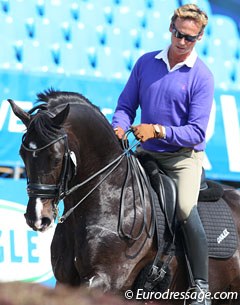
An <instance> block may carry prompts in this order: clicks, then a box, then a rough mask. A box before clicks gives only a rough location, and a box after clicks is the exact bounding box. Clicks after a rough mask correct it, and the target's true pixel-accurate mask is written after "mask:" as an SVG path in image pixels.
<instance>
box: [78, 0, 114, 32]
mask: <svg viewBox="0 0 240 305" xmlns="http://www.w3.org/2000/svg"><path fill="white" fill-rule="evenodd" d="M112 10H113V9H112V7H111V6H107V5H102V2H100V1H99V2H98V1H94V2H80V3H79V19H78V22H80V23H82V24H84V25H85V27H95V26H97V25H104V24H111V23H112V14H113V13H112Z"/></svg>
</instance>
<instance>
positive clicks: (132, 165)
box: [22, 131, 154, 240]
mask: <svg viewBox="0 0 240 305" xmlns="http://www.w3.org/2000/svg"><path fill="white" fill-rule="evenodd" d="M130 132H132V131H128V132H126V137H127V135H128V134H129V133H130ZM62 139H64V147H65V151H64V157H63V165H62V170H61V177H60V181H59V183H58V184H41V183H30V182H29V180H28V185H27V191H28V196H29V198H44V199H54V202H53V205H54V209H55V210H57V205H58V203H59V201H60V200H62V199H65V198H66V197H67V196H68V195H70V194H72V193H73V192H75V191H76V190H77V189H79V188H80V187H82V186H83V185H85V184H86V183H88V182H89V181H91V180H92V179H94V178H95V177H97V176H99V175H100V174H102V173H103V172H105V171H106V170H108V169H109V168H110V170H109V171H108V172H107V173H106V175H104V177H103V178H102V179H100V181H99V182H98V183H97V184H96V185H95V186H94V187H93V188H92V189H91V190H90V191H89V192H88V193H87V194H86V195H85V196H84V197H83V198H82V199H81V200H80V201H79V202H78V203H77V204H75V205H74V206H73V207H72V208H70V209H69V210H68V211H67V212H66V213H65V214H64V215H63V216H62V217H60V218H59V222H60V223H63V222H64V221H65V220H66V219H67V218H68V217H69V216H70V214H72V212H73V211H74V210H75V209H76V208H77V207H78V206H79V205H80V204H81V203H82V202H83V201H84V200H85V199H86V198H87V197H88V196H89V195H90V194H91V193H92V192H93V191H94V190H95V189H96V188H97V187H99V185H100V184H101V183H102V182H103V181H104V180H106V179H107V177H109V175H110V174H111V173H112V172H113V171H114V170H115V169H116V168H117V167H118V166H119V165H120V163H121V162H122V160H123V158H124V157H127V168H128V170H127V176H129V173H130V171H133V172H134V176H135V178H136V179H137V183H138V189H139V192H140V197H141V200H140V201H141V204H142V207H143V211H144V212H143V222H142V226H141V229H140V231H139V233H138V234H137V236H135V237H133V235H132V234H130V235H129V234H128V233H126V232H124V229H123V227H124V223H123V219H124V215H123V213H124V208H125V206H124V205H125V203H124V201H125V191H126V189H125V185H124V186H123V190H124V192H123V194H122V196H121V197H122V198H121V200H120V201H121V203H120V221H119V225H118V233H119V235H120V236H122V237H127V238H130V239H133V240H138V239H139V238H140V237H141V235H142V233H143V231H144V229H145V231H146V232H147V236H148V237H151V236H152V234H153V232H154V220H153V219H151V225H150V227H149V228H147V227H148V226H147V219H146V206H145V202H146V198H145V196H144V194H143V189H144V185H145V186H147V189H148V193H149V194H150V193H151V192H150V186H149V181H148V179H147V177H146V175H145V173H144V171H143V169H142V167H141V165H140V163H139V161H137V160H136V159H135V158H134V156H133V153H132V149H133V148H134V147H135V146H137V145H138V144H139V141H137V142H136V143H135V144H134V145H132V146H131V147H128V145H127V146H124V145H122V146H123V148H124V151H123V153H122V154H120V155H119V156H118V157H117V158H115V159H114V160H113V161H111V162H110V163H109V164H107V165H106V166H105V167H103V168H102V169H100V170H99V171H97V172H96V173H94V174H93V175H92V176H90V177H89V178H87V179H86V180H84V181H83V182H81V183H79V184H77V185H75V186H73V187H72V188H70V189H68V172H69V166H70V159H71V156H70V153H71V151H70V150H69V146H68V138H67V134H64V135H62V136H60V137H58V138H57V139H55V140H53V141H52V142H50V143H48V144H47V145H45V146H42V147H40V148H36V149H32V148H28V147H26V146H25V145H24V144H23V142H22V148H23V149H25V150H26V151H30V152H32V153H33V154H35V153H36V152H39V151H42V150H44V149H46V148H48V147H49V146H51V145H53V144H54V143H56V142H58V141H60V140H62ZM23 141H24V138H23ZM125 142H128V141H125V140H123V141H122V143H125ZM136 162H137V163H136ZM139 170H140V171H139ZM140 177H142V178H140ZM142 179H143V180H142ZM141 180H142V181H143V182H141ZM126 181H127V177H126V179H125V183H126ZM142 183H143V184H142ZM150 197H151V196H150ZM150 201H152V200H150ZM151 204H152V202H151Z"/></svg>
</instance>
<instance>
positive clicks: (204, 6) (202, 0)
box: [182, 0, 212, 17]
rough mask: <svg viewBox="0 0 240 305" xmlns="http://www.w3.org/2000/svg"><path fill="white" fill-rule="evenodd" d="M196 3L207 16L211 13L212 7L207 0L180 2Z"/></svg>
mask: <svg viewBox="0 0 240 305" xmlns="http://www.w3.org/2000/svg"><path fill="white" fill-rule="evenodd" d="M189 3H192V4H196V5H197V6H198V7H199V8H200V9H201V10H203V11H204V12H205V13H206V14H207V15H208V17H211V15H212V8H211V4H210V2H209V1H208V0H191V1H189V0H182V4H189Z"/></svg>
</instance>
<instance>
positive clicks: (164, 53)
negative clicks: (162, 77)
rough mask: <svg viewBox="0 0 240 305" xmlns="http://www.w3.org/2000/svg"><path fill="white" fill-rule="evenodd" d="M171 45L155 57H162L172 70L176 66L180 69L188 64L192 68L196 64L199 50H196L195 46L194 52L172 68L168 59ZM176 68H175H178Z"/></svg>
mask: <svg viewBox="0 0 240 305" xmlns="http://www.w3.org/2000/svg"><path fill="white" fill-rule="evenodd" d="M169 48H170V46H168V47H166V48H165V49H163V50H162V51H160V52H159V53H158V54H157V55H156V56H155V58H156V59H162V60H163V61H164V62H165V63H166V65H167V67H168V70H169V71H172V70H173V69H174V68H175V67H176V68H177V69H178V68H180V67H182V66H184V65H186V66H188V67H189V68H192V67H193V66H194V64H195V61H196V59H197V56H198V55H197V52H196V50H195V48H194V49H193V50H192V52H191V53H190V55H189V56H188V57H187V58H186V59H185V60H184V61H183V62H181V63H179V64H177V65H176V66H175V67H173V68H172V69H170V66H169V61H168V50H169ZM176 68H175V69H174V70H176Z"/></svg>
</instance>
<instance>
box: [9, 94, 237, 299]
mask: <svg viewBox="0 0 240 305" xmlns="http://www.w3.org/2000/svg"><path fill="white" fill-rule="evenodd" d="M38 101H39V102H40V106H36V107H35V108H33V109H32V111H30V112H29V113H28V112H25V111H23V110H22V109H21V108H20V107H18V106H17V105H16V104H15V103H14V102H13V101H12V100H9V102H10V104H11V107H12V109H13V111H14V113H15V115H16V116H17V117H18V118H19V119H20V120H21V121H22V122H23V123H24V124H25V126H26V127H27V131H26V133H25V134H24V136H23V140H22V145H21V149H20V154H21V157H22V159H23V161H24V164H25V167H26V173H27V177H28V195H29V202H28V206H27V211H26V214H25V217H26V221H27V223H28V225H29V226H30V227H31V228H32V229H34V230H38V231H42V232H44V231H45V230H47V229H48V228H49V226H51V225H52V224H53V223H54V221H55V219H56V217H57V204H58V202H59V200H61V199H63V200H64V212H63V217H62V218H61V221H60V223H58V225H57V227H56V230H55V234H54V237H53V241H52V245H51V260H52V268H53V272H54V275H55V277H56V279H57V281H58V282H60V283H66V284H70V285H72V286H78V285H82V284H86V285H88V286H89V287H91V288H92V287H97V288H100V289H102V290H104V291H113V292H116V293H118V292H121V293H122V292H124V291H126V290H127V289H131V287H132V286H133V284H134V281H135V279H136V278H137V275H138V274H139V272H140V271H141V270H142V268H143V267H144V266H146V265H147V264H148V263H149V262H151V261H152V260H153V259H154V257H155V255H156V251H157V249H156V248H157V245H156V238H155V236H154V234H153V226H152V222H153V216H152V215H153V208H152V205H151V203H150V201H151V200H150V198H149V197H148V193H147V190H146V187H145V185H143V186H142V192H141V191H139V188H138V187H137V184H138V183H139V181H138V179H136V177H135V176H131V175H130V178H128V179H127V178H126V177H127V175H128V173H127V172H128V160H127V154H128V152H126V151H124V150H123V149H122V147H121V145H120V144H119V141H118V140H117V138H116V136H115V134H114V132H113V130H112V127H111V125H110V124H109V122H108V121H107V120H106V118H105V117H104V116H103V115H102V113H101V112H100V111H99V109H98V108H97V107H96V106H94V105H93V104H91V103H90V102H89V101H88V100H87V99H86V98H85V97H83V96H82V95H80V94H77V93H72V92H60V91H54V90H49V91H46V92H45V93H41V94H38ZM123 185H124V189H123ZM143 193H144V194H143ZM143 197H144V198H143ZM120 199H123V200H120ZM143 199H144V200H143ZM224 199H225V201H226V202H227V203H228V205H229V206H230V208H231V211H232V215H233V218H234V220H235V224H236V227H237V230H238V239H239V236H240V194H239V191H237V190H235V189H233V188H230V187H225V190H224ZM120 202H121V204H120ZM239 244H240V243H239V240H238V249H237V250H236V252H235V253H234V255H233V256H232V257H231V258H229V259H224V260H223V259H210V262H209V263H210V268H209V272H210V289H211V291H212V292H217V291H218V292H221V291H237V292H239V291H240V246H239ZM170 273H171V275H172V278H171V283H170V286H169V288H170V290H172V291H186V289H187V287H188V283H187V276H186V269H185V262H184V261H183V259H181V258H178V257H174V259H173V261H172V263H171V265H170ZM238 302H239V301H238ZM182 303H183V301H182V300H181V301H177V300H176V304H182ZM225 303H226V301H225ZM225 303H224V302H221V300H219V304H225ZM216 304H217V301H216ZM232 304H234V303H232ZM236 304H237V303H236Z"/></svg>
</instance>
